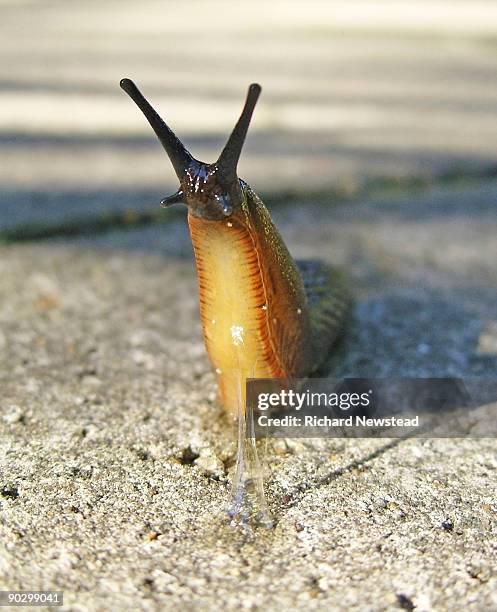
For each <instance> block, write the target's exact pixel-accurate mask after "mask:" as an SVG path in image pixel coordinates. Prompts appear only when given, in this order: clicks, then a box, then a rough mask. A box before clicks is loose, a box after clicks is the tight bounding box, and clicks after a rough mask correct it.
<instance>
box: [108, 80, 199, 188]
mask: <svg viewBox="0 0 497 612" xmlns="http://www.w3.org/2000/svg"><path fill="white" fill-rule="evenodd" d="M120 85H121V89H123V90H124V91H125V92H126V93H127V94H128V96H129V97H130V98H131V99H132V100H133V101H134V102H135V103H136V105H137V106H138V107H139V108H140V110H141V111H142V113H143V114H144V115H145V117H146V118H147V120H148V122H149V123H150V125H151V126H152V129H153V130H154V132H155V133H156V134H157V137H158V139H159V140H160V141H161V144H162V146H163V147H164V149H165V151H166V153H167V154H168V156H169V159H170V160H171V163H172V165H173V167H174V170H175V172H176V175H177V177H178V178H179V179H180V180H181V179H182V177H183V175H184V173H185V172H186V170H187V169H188V168H189V166H190V164H191V162H192V161H193V157H192V156H191V155H190V153H189V152H188V151H187V150H186V148H185V147H184V145H183V143H182V142H181V141H180V139H179V138H178V137H177V136H176V134H174V132H173V131H172V130H171V129H170V128H169V127H168V126H167V125H166V123H165V122H164V120H163V119H162V118H161V117H160V116H159V115H158V114H157V112H156V111H155V110H154V108H152V106H151V105H150V104H149V102H148V101H147V100H146V99H145V97H144V96H143V94H142V93H141V91H140V90H139V89H138V87H137V86H136V85H135V84H134V83H133V81H132V80H131V79H122V80H121V82H120Z"/></svg>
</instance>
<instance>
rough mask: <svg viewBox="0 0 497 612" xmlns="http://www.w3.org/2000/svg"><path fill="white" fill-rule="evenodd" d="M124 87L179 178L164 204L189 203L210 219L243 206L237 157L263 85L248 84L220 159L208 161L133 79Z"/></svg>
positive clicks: (196, 213) (192, 210) (198, 214)
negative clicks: (173, 128)
mask: <svg viewBox="0 0 497 612" xmlns="http://www.w3.org/2000/svg"><path fill="white" fill-rule="evenodd" d="M121 87H122V89H124V91H125V92H126V93H127V94H128V95H129V96H130V97H131V98H132V99H133V100H134V102H136V104H137V105H138V107H139V108H140V110H141V111H142V112H143V114H144V115H145V117H146V118H147V120H148V122H149V123H150V125H151V126H152V128H153V130H154V132H155V133H156V134H157V137H158V138H159V140H160V142H161V143H162V146H163V147H164V149H165V150H166V153H167V154H168V156H169V159H170V160H171V163H172V164H173V167H174V170H175V172H176V175H177V176H178V179H179V181H180V187H179V189H178V191H177V192H176V193H175V194H174V195H172V196H169V197H167V198H164V199H163V200H162V201H161V204H162V206H171V205H172V204H179V203H182V204H186V205H187V206H188V209H189V211H190V213H191V214H192V215H194V216H196V217H200V218H202V219H207V220H209V221H218V220H220V219H225V218H226V217H229V216H230V215H231V214H232V213H233V212H234V210H235V209H236V208H237V207H238V206H240V205H241V203H242V200H243V193H242V189H241V186H240V180H239V178H238V176H237V174H236V167H237V164H238V159H239V157H240V153H241V151H242V147H243V143H244V141H245V136H246V135H247V130H248V126H249V123H250V119H251V117H252V113H253V111H254V107H255V104H256V102H257V98H258V97H259V94H260V92H261V88H260V86H259V85H257V84H252V85H251V86H250V87H249V90H248V94H247V99H246V101H245V106H244V108H243V111H242V114H241V115H240V119H238V122H237V124H236V125H235V127H234V129H233V132H232V133H231V136H230V137H229V139H228V142H227V143H226V146H225V147H224V149H223V151H222V153H221V155H220V156H219V159H218V160H217V162H215V163H214V164H205V163H203V162H201V161H198V160H197V159H195V158H194V157H193V156H192V155H191V154H190V153H189V152H188V151H187V150H186V148H185V147H184V146H183V144H182V143H181V141H180V140H179V139H178V138H177V137H176V136H175V134H174V133H173V132H172V131H171V130H170V129H169V127H168V126H167V125H166V123H165V122H164V121H163V120H162V119H161V118H160V117H159V115H158V114H157V113H156V112H155V110H154V109H153V108H152V106H150V104H149V103H148V102H147V100H146V99H145V98H144V97H143V95H142V94H141V92H140V91H139V89H138V87H137V86H136V85H135V84H134V83H133V81H131V80H130V79H123V80H122V81H121Z"/></svg>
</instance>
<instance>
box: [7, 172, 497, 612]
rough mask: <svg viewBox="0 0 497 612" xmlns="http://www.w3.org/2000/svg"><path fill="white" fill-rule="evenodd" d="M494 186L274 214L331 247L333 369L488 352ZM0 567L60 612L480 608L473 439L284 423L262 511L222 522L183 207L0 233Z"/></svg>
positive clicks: (490, 516)
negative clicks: (95, 231) (336, 323)
mask: <svg viewBox="0 0 497 612" xmlns="http://www.w3.org/2000/svg"><path fill="white" fill-rule="evenodd" d="M496 196H497V185H496V184H495V183H493V182H488V183H485V184H476V185H473V186H466V187H464V188H458V189H457V190H454V189H442V188H440V189H434V190H431V191H429V192H425V193H419V194H418V195H416V196H413V195H410V196H409V197H407V196H406V197H401V196H398V197H393V196H390V198H383V199H378V200H367V201H360V202H355V203H348V204H343V205H341V206H335V207H326V205H325V204H323V203H317V204H314V203H312V202H302V204H301V205H299V206H295V207H291V208H287V209H278V211H277V212H276V214H275V217H276V218H277V222H278V225H279V226H280V228H281V231H282V233H283V235H284V237H285V239H286V240H287V242H288V245H289V247H290V249H291V251H292V252H293V253H294V254H295V255H297V256H298V257H301V258H305V257H316V256H319V257H321V258H323V259H325V260H328V261H334V262H335V263H338V264H340V265H344V266H347V267H348V269H349V270H350V275H351V282H352V285H353V288H354V292H355V295H356V306H355V309H354V313H353V315H352V318H351V322H350V326H349V330H348V333H347V334H346V336H345V338H344V340H343V342H342V343H341V345H340V346H339V347H338V350H337V351H336V352H335V354H334V355H333V356H332V358H331V361H330V364H329V368H330V369H331V371H333V372H334V373H336V374H337V375H344V374H368V375H371V374H380V375H382V376H389V375H390V376H393V375H396V374H397V375H398V374H406V375H411V376H426V375H429V374H432V375H433V374H438V375H472V376H475V375H477V376H482V377H485V376H487V377H489V376H494V377H495V373H496V371H497V351H496V350H495V346H497V337H496V329H497V327H496V326H497V323H496V320H497V319H496V317H497V315H496V313H497V289H496V287H497V283H496V282H495V281H496V279H497V272H496V264H495V262H496V261H497V259H496V257H495V253H496V249H497V219H496V215H495V199H496ZM0 276H1V279H2V282H1V284H0V330H1V333H0V346H1V349H2V350H1V352H0V359H1V362H0V376H1V378H0V385H1V390H2V392H1V397H0V411H1V412H0V436H1V440H2V444H1V448H0V495H1V496H0V547H1V548H0V550H1V552H0V585H1V588H4V589H6V588H9V589H59V590H63V591H64V593H65V609H67V610H85V611H86V610H92V611H93V610H122V609H138V610H169V609H178V608H181V609H186V610H193V609H212V610H215V609H220V608H222V609H226V610H238V609H255V610H277V609H281V608H288V609H306V610H307V609H310V610H330V609H332V610H333V609H336V610H395V609H404V610H413V609H416V610H427V611H428V610H437V611H438V610H443V611H445V610H451V611H452V610H478V611H480V610H488V611H490V610H494V609H495V608H496V607H497V599H496V593H497V571H496V570H497V568H496V563H495V559H496V553H497V537H496V535H497V534H496V518H497V499H496V497H495V492H496V486H495V485H496V474H497V452H496V443H495V440H494V439H479V440H476V439H474V440H462V439H445V440H443V439H429V440H420V439H410V440H393V441H392V440H387V439H383V440H345V439H336V440H326V441H325V440H312V441H311V440H294V441H292V440H288V441H286V442H285V441H272V442H270V444H269V448H268V450H267V453H266V457H267V468H266V471H267V473H266V489H267V498H268V503H269V507H270V510H271V512H272V514H273V516H274V518H275V521H276V526H275V528H274V529H273V530H270V531H267V530H264V529H256V530H254V531H252V532H246V531H241V530H237V529H234V528H232V527H230V526H229V525H228V523H227V522H226V519H225V515H224V510H225V508H226V505H227V503H228V500H229V483H230V480H231V475H232V471H233V463H234V452H235V446H234V435H233V431H232V429H231V428H230V426H229V424H228V423H226V421H225V420H224V417H223V415H222V413H221V410H220V409H219V407H218V406H217V405H216V402H215V383H214V378H213V375H212V373H211V371H210V366H209V364H208V361H207V359H206V356H205V353H204V348H203V344H202V339H201V332H200V325H199V320H198V314H197V296H196V280H195V274H194V269H193V263H192V260H191V251H190V247H189V246H188V242H187V234H186V229H185V226H184V223H182V222H181V221H176V220H175V221H174V222H173V223H171V224H170V225H163V226H160V227H156V226H154V227H151V228H148V229H145V230H140V231H130V232H114V233H111V234H105V235H104V236H99V237H89V238H81V239H78V240H71V241H69V240H65V241H64V240H59V241H54V242H45V243H40V244H29V245H28V244H26V245H11V246H3V247H1V250H0Z"/></svg>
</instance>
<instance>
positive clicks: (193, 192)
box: [120, 79, 350, 416]
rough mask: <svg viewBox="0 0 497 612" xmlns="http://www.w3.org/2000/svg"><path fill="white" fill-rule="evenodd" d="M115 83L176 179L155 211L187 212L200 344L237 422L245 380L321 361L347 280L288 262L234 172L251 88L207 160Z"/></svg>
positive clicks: (343, 307)
mask: <svg viewBox="0 0 497 612" xmlns="http://www.w3.org/2000/svg"><path fill="white" fill-rule="evenodd" d="M120 85H121V88H122V89H123V90H124V91H125V92H126V93H127V94H128V95H129V96H130V97H131V98H132V99H133V101H134V102H135V103H136V104H137V106H138V107H139V108H140V110H141V111H142V112H143V114H144V115H145V117H146V119H147V120H148V122H149V123H150V125H151V127H152V129H153V130H154V132H155V133H156V135H157V137H158V138H159V140H160V142H161V144H162V146H163V147H164V149H165V151H166V153H167V155H168V156H169V159H170V160H171V163H172V165H173V168H174V170H175V172H176V175H177V177H178V179H179V183H180V185H179V189H178V191H177V192H176V193H175V194H174V195H171V196H168V197H166V198H164V199H163V200H162V201H161V205H162V206H171V205H172V204H178V203H181V204H185V205H186V206H187V208H188V225H189V229H190V235H191V240H192V244H193V251H194V255H195V261H196V267H197V275H198V287H199V301H200V316H201V322H202V328H203V336H204V341H205V346H206V349H207V353H208V355H209V358H210V361H211V363H212V365H213V367H214V369H215V371H216V373H217V380H218V387H219V401H220V403H221V404H222V406H223V407H224V408H225V410H226V412H227V413H228V414H230V415H233V416H236V415H237V414H238V411H239V410H240V404H242V405H243V404H244V397H245V381H246V379H247V378H293V377H299V378H302V377H304V376H307V375H309V374H311V373H312V372H314V371H315V370H316V369H317V368H318V367H319V366H320V365H322V363H323V361H324V360H325V359H326V357H327V356H328V354H329V352H330V349H331V348H332V345H333V343H334V342H335V341H336V339H337V337H338V335H339V334H340V332H341V330H342V327H343V324H344V319H345V317H346V315H347V311H348V306H349V303H350V298H349V293H348V290H347V285H346V281H345V279H344V277H343V275H342V274H341V273H340V272H338V271H336V270H334V269H333V268H331V267H329V266H328V265H327V264H325V263H322V262H320V261H314V260H313V261H306V262H296V261H294V260H293V258H292V256H291V255H290V253H289V252H288V249H287V248H286V246H285V244H284V242H283V240H282V238H281V236H280V234H279V232H278V230H277V228H276V226H275V225H274V223H273V221H272V220H271V217H270V215H269V212H268V210H267V208H266V206H265V205H264V203H263V202H262V200H261V198H260V197H259V196H258V195H257V194H256V193H255V191H253V190H252V189H251V187H250V186H249V185H248V184H247V183H246V182H245V181H243V180H241V179H240V178H238V176H237V164H238V160H239V157H240V154H241V150H242V146H243V143H244V141H245V137H246V134H247V130H248V126H249V123H250V120H251V117H252V113H253V111H254V107H255V105H256V102H257V99H258V97H259V94H260V91H261V88H260V86H259V85H258V84H252V85H250V87H249V90H248V94H247V98H246V102H245V106H244V108H243V111H242V114H241V115H240V118H239V119H238V122H237V123H236V125H235V127H234V129H233V131H232V133H231V135H230V137H229V139H228V142H227V143H226V145H225V147H224V149H223V150H222V152H221V155H220V156H219V159H218V160H217V161H216V162H215V163H213V164H207V163H204V162H201V161H198V160H197V159H195V158H194V157H193V156H192V155H191V154H190V153H189V152H188V151H187V150H186V148H185V147H184V146H183V144H182V143H181V142H180V140H179V139H178V138H177V137H176V135H175V134H174V133H173V132H172V131H171V129H170V128H169V127H168V126H167V125H166V123H165V122H164V121H163V120H162V119H161V117H160V116H159V115H158V114H157V113H156V112H155V110H154V109H153V108H152V106H151V105H150V104H149V103H148V101H147V100H146V99H145V98H144V96H143V95H142V94H141V92H140V91H139V90H138V88H137V86H136V85H135V84H134V83H133V82H132V81H131V80H130V79H122V81H121V83H120ZM242 409H243V408H242Z"/></svg>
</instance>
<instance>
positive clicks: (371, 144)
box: [0, 0, 497, 229]
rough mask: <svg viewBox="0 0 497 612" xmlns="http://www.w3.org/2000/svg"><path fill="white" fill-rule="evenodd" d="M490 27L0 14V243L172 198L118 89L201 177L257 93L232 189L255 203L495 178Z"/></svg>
mask: <svg viewBox="0 0 497 612" xmlns="http://www.w3.org/2000/svg"><path fill="white" fill-rule="evenodd" d="M496 17H497V11H496V7H495V6H494V5H493V4H492V3H490V2H481V1H480V2H475V1H469V0H463V1H461V0H459V1H458V2H456V3H454V2H452V1H450V0H442V1H441V0H438V1H437V2H424V1H423V2H422V1H420V2H416V3H407V2H392V1H391V0H381V1H379V0H375V1H374V2H372V1H369V2H368V1H364V0H362V1H360V2H353V3H351V2H347V1H346V0H340V1H335V2H333V3H332V4H330V3H324V2H322V1H320V0H313V1H309V2H306V3H305V4H302V3H300V4H297V3H294V2H286V1H285V0H280V1H274V2H271V3H270V4H269V3H267V2H260V1H258V2H251V3H245V2H232V3H230V4H229V6H227V5H226V2H219V1H217V2H216V1H211V0H210V1H209V2H205V1H203V0H202V1H200V0H188V1H187V2H167V3H160V2H156V1H155V0H144V1H143V2H140V3H139V4H137V3H135V2H130V1H127V2H119V3H116V2H115V1H114V0H104V1H101V2H92V3H90V4H89V3H88V2H87V1H83V0H74V1H72V2H70V3H68V2H64V1H63V0H54V1H50V2H48V1H47V2H41V3H40V2H33V1H23V2H20V1H15V2H14V1H10V0H9V1H5V0H4V1H2V2H1V3H0V55H1V57H2V59H3V61H2V62H1V64H0V186H1V189H0V210H2V211H4V213H5V214H4V215H1V217H2V218H0V228H2V229H3V228H4V227H6V226H7V225H9V226H11V225H12V224H13V223H14V221H15V223H16V224H17V225H20V224H23V223H27V222H29V223H32V222H33V221H34V220H36V221H46V220H47V217H48V218H49V220H50V221H52V220H53V219H54V217H53V215H54V214H57V213H58V214H60V220H61V221H64V220H66V219H67V218H68V216H70V217H71V218H73V219H79V218H81V217H82V216H83V217H84V216H87V215H91V216H98V215H99V214H100V213H101V212H102V211H105V210H108V211H116V210H121V211H122V210H124V209H126V208H128V207H129V202H130V201H132V202H135V204H134V206H132V209H133V210H137V209H138V208H141V209H147V208H148V207H153V206H154V205H155V202H156V201H158V199H159V198H160V197H162V196H163V195H165V194H167V193H168V192H171V190H176V187H177V184H176V178H175V176H174V173H173V171H172V168H171V167H170V164H169V163H168V161H167V160H166V159H165V155H164V152H163V151H162V149H161V147H160V145H159V143H158V142H156V139H155V137H154V135H153V134H152V132H151V130H150V128H149V126H148V125H147V123H146V121H145V120H144V119H143V117H142V116H141V114H140V112H139V111H138V110H137V109H136V107H135V106H134V104H133V103H132V102H131V101H130V100H129V99H128V98H127V96H126V95H125V94H124V93H123V92H122V91H121V90H120V89H119V87H118V83H119V80H120V79H121V78H122V77H123V76H128V77H131V78H134V79H135V80H136V81H137V82H138V83H139V84H140V86H141V87H142V88H143V90H144V92H145V93H146V94H147V95H148V96H149V97H150V99H151V100H152V102H153V103H154V104H155V105H156V106H157V108H158V109H159V110H160V112H161V113H162V114H163V115H164V117H165V118H166V119H167V120H168V121H169V122H170V124H171V126H172V127H173V128H174V129H175V130H176V131H177V133H178V135H179V136H180V137H181V138H183V139H184V141H185V143H186V145H187V146H188V147H190V149H191V151H192V153H193V154H194V155H195V156H198V157H199V158H200V159H204V160H205V161H208V162H209V161H214V160H215V159H217V157H218V155H219V153H220V151H221V149H222V146H223V145H224V143H225V141H226V138H227V135H228V133H229V132H230V130H231V129H232V127H233V124H234V121H235V120H236V118H237V116H238V114H239V112H240V109H241V106H242V101H243V97H244V95H245V92H246V88H247V86H248V84H249V83H250V82H253V81H259V82H260V83H261V84H262V86H263V94H262V97H261V100H260V103H259V105H258V108H257V110H256V112H255V115H254V119H253V123H252V126H251V129H250V133H249V136H248V141H247V145H246V147H245V150H244V153H243V156H242V158H241V160H240V176H242V177H243V178H244V179H245V180H247V181H248V182H249V183H251V184H253V185H254V186H255V187H256V188H257V189H260V190H264V191H266V192H272V191H282V190H283V191H284V190H287V189H290V190H300V191H301V192H306V191H308V190H310V189H327V188H329V187H330V186H336V185H337V184H339V185H342V186H345V187H347V186H349V185H354V184H356V183H357V182H358V181H359V182H360V181H362V179H363V178H364V177H368V176H369V177H377V176H388V177H392V176H394V177H409V176H423V177H432V176H438V175H439V174H440V173H444V172H447V171H464V172H470V171H478V170H481V169H486V168H488V167H489V166H495V160H496V158H497V145H496V143H497V132H496V122H495V114H496V112H497V102H496V100H497V78H496V75H495V52H496V40H497V25H496V24H497V18H496ZM85 194H90V197H86V195H85ZM56 218H57V217H55V219H56ZM4 223H5V226H4Z"/></svg>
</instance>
